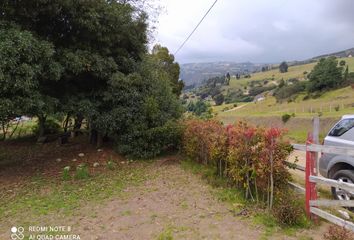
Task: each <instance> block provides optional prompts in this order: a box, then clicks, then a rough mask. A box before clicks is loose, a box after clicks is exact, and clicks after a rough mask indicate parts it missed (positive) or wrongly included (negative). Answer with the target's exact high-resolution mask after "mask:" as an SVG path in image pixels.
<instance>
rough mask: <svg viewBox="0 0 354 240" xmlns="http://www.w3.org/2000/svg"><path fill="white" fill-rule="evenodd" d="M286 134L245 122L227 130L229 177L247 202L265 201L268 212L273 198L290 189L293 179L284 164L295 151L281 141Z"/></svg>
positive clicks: (275, 129)
mask: <svg viewBox="0 0 354 240" xmlns="http://www.w3.org/2000/svg"><path fill="white" fill-rule="evenodd" d="M283 133H284V132H283V131H281V130H279V129H277V128H270V129H263V128H256V127H253V126H250V125H248V124H246V123H243V122H239V123H238V124H236V125H233V126H228V127H227V134H228V144H229V149H228V156H227V166H228V168H227V172H228V175H229V176H230V177H231V178H232V180H233V181H234V182H235V183H236V184H237V185H239V186H241V187H243V189H244V190H245V194H246V195H245V196H246V198H250V199H252V200H257V201H258V200H259V197H262V199H264V200H266V201H267V203H268V206H269V208H272V205H273V196H274V194H275V193H276V192H278V191H279V190H281V189H285V188H287V182H288V180H289V179H290V174H289V172H288V170H287V167H286V166H285V165H284V162H283V160H284V159H286V158H287V157H288V155H289V154H290V152H291V151H292V149H291V146H290V145H289V144H288V143H287V142H284V141H283V140H282V135H283ZM269 193H270V194H269Z"/></svg>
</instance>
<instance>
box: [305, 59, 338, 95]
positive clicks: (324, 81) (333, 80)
mask: <svg viewBox="0 0 354 240" xmlns="http://www.w3.org/2000/svg"><path fill="white" fill-rule="evenodd" d="M308 79H309V86H308V88H309V91H310V92H315V91H322V90H326V89H333V88H337V87H340V86H341V85H342V84H343V83H344V78H343V68H342V67H339V66H338V60H337V59H336V58H335V57H329V58H322V59H320V61H319V62H318V63H317V64H316V65H315V67H314V68H313V70H312V71H311V72H310V74H309V75H308Z"/></svg>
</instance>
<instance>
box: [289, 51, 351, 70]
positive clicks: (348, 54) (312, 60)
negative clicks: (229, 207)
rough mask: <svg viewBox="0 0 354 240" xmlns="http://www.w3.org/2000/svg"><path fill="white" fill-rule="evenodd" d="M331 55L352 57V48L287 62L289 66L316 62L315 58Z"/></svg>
mask: <svg viewBox="0 0 354 240" xmlns="http://www.w3.org/2000/svg"><path fill="white" fill-rule="evenodd" d="M331 56H334V57H337V58H346V57H354V48H350V49H347V50H343V51H340V52H335V53H328V54H323V55H320V56H316V57H313V58H310V59H306V60H302V61H292V62H288V64H289V66H296V65H303V64H308V63H312V62H316V61H317V60H319V59H321V58H326V57H331Z"/></svg>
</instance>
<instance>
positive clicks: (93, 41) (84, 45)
mask: <svg viewBox="0 0 354 240" xmlns="http://www.w3.org/2000/svg"><path fill="white" fill-rule="evenodd" d="M2 9H3V14H2V15H0V19H3V20H6V21H11V22H15V23H16V24H18V25H20V26H21V28H22V29H25V30H28V31H31V32H34V33H35V34H36V36H38V37H39V38H43V39H46V40H47V41H49V42H50V43H51V44H52V45H53V47H54V59H56V60H57V61H58V62H59V63H61V65H62V66H63V67H64V69H63V74H62V76H61V78H60V79H59V80H58V81H56V82H53V83H52V85H51V86H50V88H48V92H49V93H50V94H49V95H48V99H49V100H50V99H58V100H59V102H60V104H59V103H56V105H57V106H58V105H60V107H61V109H62V111H64V112H65V111H66V114H67V115H72V116H75V118H76V119H83V118H82V116H84V117H85V118H86V119H87V120H89V122H90V123H92V122H93V118H94V116H95V114H98V112H99V111H100V110H99V106H100V105H101V102H102V98H103V95H104V92H105V90H106V88H107V83H108V81H109V80H110V78H111V76H112V74H113V73H115V72H117V71H119V72H122V73H123V74H129V73H132V72H134V71H135V69H136V64H137V62H138V61H140V60H141V59H142V57H143V55H144V54H145V53H146V43H147V35H146V29H147V24H146V19H147V16H146V14H144V13H143V12H142V13H140V14H136V12H135V11H134V7H132V6H131V5H130V4H121V3H118V2H115V1H79V2H74V1H59V0H53V1H41V0H33V1H26V2H23V1H3V8H2ZM102 16H104V17H102ZM37 97H38V98H39V99H40V97H39V96H37ZM48 99H41V101H42V102H47V101H48ZM34 105H35V106H37V107H38V106H48V104H44V105H43V104H42V105H41V104H34ZM94 113H95V114H94ZM39 119H40V120H43V121H45V119H46V117H45V116H44V115H43V116H39ZM77 125H80V123H78V124H77ZM89 126H90V128H91V132H92V134H91V136H96V135H97V130H96V129H95V128H96V126H95V125H94V124H89ZM102 134H104V133H102ZM102 134H101V135H102ZM92 140H93V142H95V137H94V138H93V139H92Z"/></svg>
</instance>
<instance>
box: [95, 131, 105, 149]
mask: <svg viewBox="0 0 354 240" xmlns="http://www.w3.org/2000/svg"><path fill="white" fill-rule="evenodd" d="M102 144H103V135H102V133H100V132H97V143H96V147H97V148H101V147H102Z"/></svg>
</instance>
